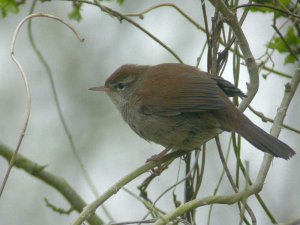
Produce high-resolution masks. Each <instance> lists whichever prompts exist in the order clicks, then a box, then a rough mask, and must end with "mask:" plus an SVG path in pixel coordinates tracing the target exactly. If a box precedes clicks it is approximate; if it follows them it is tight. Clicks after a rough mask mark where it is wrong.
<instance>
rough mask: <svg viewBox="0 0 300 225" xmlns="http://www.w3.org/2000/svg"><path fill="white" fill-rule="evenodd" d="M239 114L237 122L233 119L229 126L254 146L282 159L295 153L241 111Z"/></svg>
mask: <svg viewBox="0 0 300 225" xmlns="http://www.w3.org/2000/svg"><path fill="white" fill-rule="evenodd" d="M240 116H241V120H239V122H236V120H235V121H234V122H232V123H231V124H230V127H231V129H232V130H233V131H235V132H237V133H239V134H240V135H241V136H242V137H244V138H245V139H246V140H247V141H249V142H250V143H251V144H252V145H254V146H255V147H256V148H258V149H260V150H261V151H263V152H267V153H270V154H272V155H273V156H276V157H280V158H284V159H289V158H291V157H292V156H293V155H295V154H296V153H295V151H294V150H293V149H292V148H291V147H290V146H288V145H287V144H285V143H283V142H282V141H280V140H278V139H277V138H275V137H273V136H271V135H270V134H268V133H267V132H265V131H264V130H262V129H261V128H260V127H258V126H256V125H255V124H254V123H252V122H251V121H250V120H249V119H248V118H247V117H246V116H244V115H243V114H242V113H241V114H240Z"/></svg>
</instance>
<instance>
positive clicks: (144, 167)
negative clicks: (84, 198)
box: [73, 151, 186, 225]
mask: <svg viewBox="0 0 300 225" xmlns="http://www.w3.org/2000/svg"><path fill="white" fill-rule="evenodd" d="M184 154H186V152H183V151H175V152H172V153H170V154H168V155H166V156H164V157H163V158H162V159H161V161H160V162H159V163H165V162H168V161H171V160H174V159H175V158H178V157H180V156H182V155H184ZM157 165H158V164H157V162H155V161H151V162H148V163H146V164H144V165H142V166H140V167H138V168H136V169H135V170H133V171H132V172H130V173H129V174H127V175H126V176H125V177H123V178H122V179H120V180H119V181H118V182H116V183H115V184H114V185H112V186H111V187H110V188H108V189H107V190H106V191H105V192H104V193H103V194H102V195H101V196H100V197H99V198H98V199H96V200H95V201H94V202H92V203H90V204H89V205H88V206H87V207H85V208H84V210H83V211H82V212H81V213H80V215H79V216H78V218H77V219H76V221H75V222H74V223H73V225H81V224H82V223H83V222H84V221H85V220H86V219H87V218H88V217H89V216H90V215H92V214H93V213H94V212H95V210H96V209H97V208H98V207H99V206H100V205H101V204H103V203H104V202H105V201H106V200H107V199H108V198H110V197H111V196H112V195H113V194H116V193H117V192H118V191H119V189H120V188H122V187H123V186H125V185H126V184H128V183H129V182H131V181H132V180H134V179H135V178H137V177H138V176H140V175H141V174H143V173H146V172H148V171H149V170H150V169H153V168H154V167H156V166H157Z"/></svg>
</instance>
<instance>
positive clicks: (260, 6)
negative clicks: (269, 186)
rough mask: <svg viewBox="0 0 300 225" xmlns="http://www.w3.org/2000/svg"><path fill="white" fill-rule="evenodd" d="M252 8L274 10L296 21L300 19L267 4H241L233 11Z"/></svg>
mask: <svg viewBox="0 0 300 225" xmlns="http://www.w3.org/2000/svg"><path fill="white" fill-rule="evenodd" d="M246 7H247V8H250V7H258V8H267V9H272V10H275V11H278V12H281V13H283V14H285V15H287V16H291V17H295V18H296V19H298V20H299V19H300V16H298V15H296V14H294V13H291V12H289V11H285V10H283V9H280V8H277V7H275V6H272V5H266V4H259V3H251V4H241V5H239V6H237V7H234V8H233V10H236V9H239V8H246Z"/></svg>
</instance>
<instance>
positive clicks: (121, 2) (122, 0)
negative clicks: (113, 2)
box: [117, 0, 125, 5]
mask: <svg viewBox="0 0 300 225" xmlns="http://www.w3.org/2000/svg"><path fill="white" fill-rule="evenodd" d="M117 2H118V3H119V5H123V4H124V2H125V0H117Z"/></svg>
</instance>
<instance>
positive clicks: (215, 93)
mask: <svg viewBox="0 0 300 225" xmlns="http://www.w3.org/2000/svg"><path fill="white" fill-rule="evenodd" d="M90 90H94V91H104V92H105V93H107V94H108V96H109V97H110V98H111V100H112V101H113V103H114V104H115V105H116V107H117V108H118V110H119V111H120V112H121V114H122V116H123V119H124V120H125V121H126V122H127V123H128V124H129V126H130V127H131V128H132V129H133V130H134V131H135V132H136V133H137V134H138V135H139V136H141V137H142V138H144V139H145V140H147V141H153V142H155V143H158V144H160V145H162V146H164V147H165V148H166V149H165V150H164V151H162V152H161V153H160V154H159V155H155V156H154V157H152V158H151V160H153V159H154V160H159V159H160V158H161V157H162V156H163V155H164V154H165V153H166V152H167V151H168V150H170V149H173V150H187V151H190V150H193V149H196V148H199V147H200V146H201V145H202V144H204V143H205V142H207V141H208V140H210V139H211V138H213V137H215V136H216V135H217V134H218V133H219V132H220V131H234V132H237V133H238V134H240V135H241V136H243V137H244V138H245V139H246V140H248V141H249V142H250V143H251V144H252V145H254V146H255V147H256V148H258V149H260V150H262V151H264V152H267V153H270V154H271V155H273V156H276V157H280V158H284V159H289V158H290V157H292V156H293V155H294V154H295V152H294V151H293V149H291V148H290V147H289V146H288V145H286V144H285V143H283V142H281V141H280V140H278V139H277V138H275V137H273V136H271V135H269V134H268V133H266V132H265V131H263V130H262V129H261V128H259V127H258V126H256V125H255V124H254V123H252V122H251V121H250V120H249V119H248V118H247V117H246V116H245V115H244V114H243V113H241V112H240V111H239V110H238V109H237V108H236V107H235V106H234V105H233V104H232V102H231V101H230V100H229V98H228V97H233V96H240V97H245V95H244V94H243V93H242V92H241V91H240V90H239V89H238V88H236V87H234V85H233V84H231V83H230V82H228V81H226V80H224V79H223V78H221V77H219V76H214V75H211V74H208V73H206V72H203V71H200V70H198V68H196V67H193V66H188V65H183V64H176V63H166V64H159V65H156V66H142V65H141V66H140V65H123V66H121V67H120V68H119V69H117V70H116V71H115V72H114V73H113V74H112V75H111V76H110V77H109V78H108V79H107V80H106V82H105V86H100V87H94V88H90Z"/></svg>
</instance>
